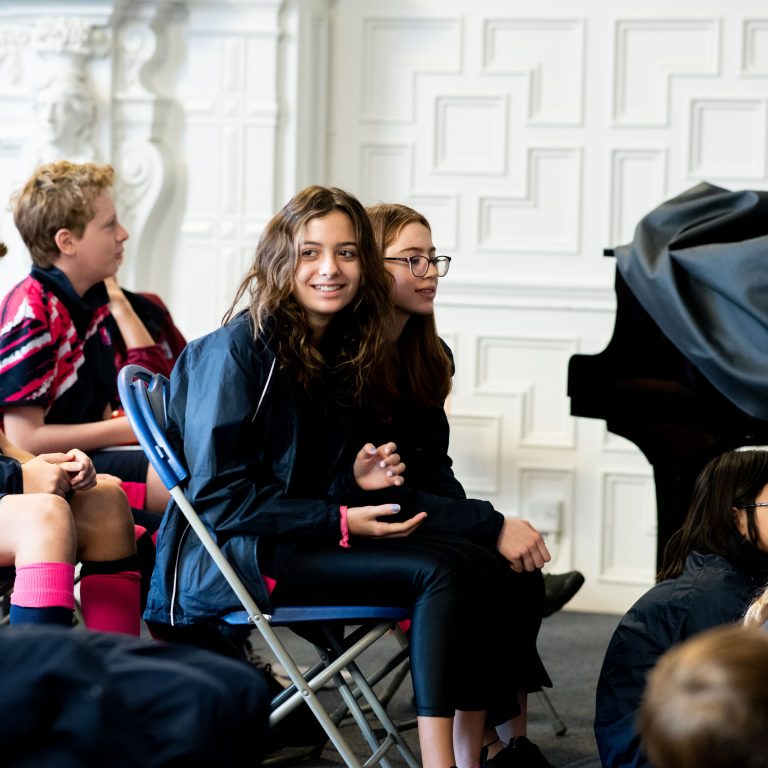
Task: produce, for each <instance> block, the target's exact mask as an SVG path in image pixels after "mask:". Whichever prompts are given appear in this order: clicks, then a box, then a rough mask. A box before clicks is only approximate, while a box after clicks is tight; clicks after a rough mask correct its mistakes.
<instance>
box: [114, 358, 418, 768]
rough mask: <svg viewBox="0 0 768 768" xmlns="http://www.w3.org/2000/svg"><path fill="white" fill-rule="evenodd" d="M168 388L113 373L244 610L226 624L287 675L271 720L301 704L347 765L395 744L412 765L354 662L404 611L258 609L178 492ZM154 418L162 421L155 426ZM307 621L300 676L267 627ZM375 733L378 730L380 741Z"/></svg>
mask: <svg viewBox="0 0 768 768" xmlns="http://www.w3.org/2000/svg"><path fill="white" fill-rule="evenodd" d="M169 390H170V382H169V381H168V379H167V378H166V377H165V376H162V375H160V374H155V373H152V372H150V371H148V370H147V369H146V368H143V367H142V366H138V365H128V366H125V367H124V368H123V369H122V370H121V371H120V373H119V375H118V392H119V395H120V399H121V401H122V405H123V408H124V409H125V413H126V416H127V417H128V421H129V422H130V424H131V427H132V428H133V431H134V433H135V435H136V437H137V439H138V441H139V443H140V445H141V447H142V449H143V450H144V453H145V454H146V455H147V458H148V459H149V461H150V463H151V464H152V466H153V467H154V468H155V470H156V471H157V473H158V475H159V476H160V479H161V480H162V482H163V484H164V485H165V487H166V488H167V489H168V491H169V492H170V494H171V497H172V499H173V500H174V501H175V502H176V505H177V506H178V508H179V510H180V511H181V513H182V514H183V515H184V517H185V518H186V520H187V521H188V523H189V525H190V527H191V528H192V529H193V531H194V532H195V534H196V535H197V536H198V537H199V539H200V541H201V543H202V544H203V546H204V547H205V548H206V550H207V552H208V554H209V555H210V556H211V558H212V560H213V561H214V563H215V564H216V567H217V568H218V569H219V570H220V571H221V573H222V575H223V576H224V578H225V579H226V580H227V582H228V584H229V585H230V587H231V588H232V590H233V592H234V593H235V595H236V596H237V599H238V600H239V601H240V603H241V604H242V606H243V608H244V609H245V613H243V612H238V614H237V615H234V616H233V615H230V616H228V617H227V618H226V620H227V622H228V623H234V624H238V625H241V624H246V625H250V626H251V627H255V628H256V630H258V632H259V634H260V635H261V637H262V639H263V640H264V642H265V643H266V644H267V646H268V648H269V650H270V651H271V653H272V654H273V655H274V657H275V658H276V660H277V661H278V662H279V663H280V664H281V665H282V667H283V668H284V669H285V671H286V674H287V675H288V677H289V678H290V680H291V683H292V685H291V686H289V688H287V689H286V690H285V691H284V692H283V693H281V694H279V695H278V696H277V697H275V699H274V700H273V701H272V707H271V714H270V725H274V724H275V723H277V722H279V721H280V720H281V719H282V718H284V717H285V716H286V715H287V714H288V713H289V712H291V711H292V710H293V709H295V708H296V707H297V706H299V704H300V703H301V702H302V701H303V702H305V703H306V704H307V706H308V707H309V708H310V710H311V711H312V713H313V714H314V716H315V718H316V719H317V721H318V722H319V723H320V725H321V726H322V728H323V730H324V731H325V733H326V734H327V736H328V739H329V740H330V742H331V744H332V745H333V746H334V748H335V749H336V751H337V752H338V753H339V755H340V756H341V758H342V760H343V761H344V763H345V764H346V765H347V766H349V768H369V766H373V765H376V764H378V763H379V762H380V763H381V764H382V765H383V766H384V767H385V768H388V766H389V762H388V760H387V758H386V753H387V751H388V750H389V749H390V748H391V747H392V746H395V747H396V748H397V750H398V751H399V753H400V755H401V756H402V758H403V760H404V761H405V763H406V764H407V765H408V766H409V768H418V766H419V762H418V761H417V760H416V758H415V757H414V755H413V753H412V752H411V750H410V749H409V747H408V745H407V744H406V743H405V740H404V739H403V737H402V735H401V734H400V733H399V731H398V729H397V727H396V726H395V724H394V723H393V722H392V720H391V718H390V717H389V715H388V714H387V712H386V710H385V708H384V706H383V705H382V704H381V702H380V701H379V699H378V698H377V696H376V694H375V693H374V691H373V689H372V688H371V686H370V685H369V683H368V681H367V680H366V679H365V676H364V675H363V674H362V673H361V672H360V670H359V668H358V666H357V664H356V663H355V659H356V658H357V657H358V656H359V655H360V654H361V653H362V652H363V651H364V650H366V649H367V648H369V647H370V646H371V645H373V643H375V642H376V641H377V640H378V639H379V638H380V637H382V636H383V635H384V634H385V633H386V632H388V631H389V630H391V629H392V628H393V627H394V626H395V625H396V623H397V622H398V621H402V620H403V619H405V618H407V617H408V615H409V612H408V610H406V609H404V608H402V607H395V608H382V607H378V606H321V607H316V606H312V607H295V606H291V607H285V608H281V607H275V609H274V610H273V611H272V613H271V614H265V613H263V612H262V610H261V609H260V608H259V606H258V605H257V603H256V601H255V600H254V598H253V597H252V595H251V594H250V593H249V592H248V590H247V588H246V587H245V585H244V584H243V582H242V580H241V579H240V577H239V575H238V574H237V572H236V571H235V569H234V568H233V566H232V564H231V563H229V561H228V560H227V559H226V557H224V555H223V553H222V552H221V550H220V549H219V547H218V545H217V544H216V542H215V541H214V539H213V537H212V536H211V534H210V533H209V531H208V529H207V528H206V526H205V524H204V523H203V521H202V520H201V519H200V517H199V515H198V514H197V512H196V510H195V509H194V507H193V506H192V504H191V503H190V502H189V501H188V499H187V498H186V496H185V495H184V492H183V490H182V483H184V481H185V480H186V479H187V478H188V476H189V473H188V471H187V470H186V467H185V466H184V464H183V463H182V462H181V461H180V460H179V458H178V456H177V455H176V453H175V452H174V450H173V448H172V447H171V445H170V444H169V442H168V440H167V438H166V435H165V429H164V421H165V409H166V406H167V402H168V397H169ZM159 419H162V421H163V426H162V427H161V426H160V422H159ZM306 622H312V623H313V626H316V627H317V628H318V629H319V630H320V631H321V632H322V634H323V636H324V637H325V640H326V642H325V647H323V646H319V645H315V647H316V649H317V650H318V652H319V653H320V655H321V661H320V663H319V664H318V665H317V666H316V667H314V668H313V669H312V670H310V672H308V673H305V674H302V672H301V670H300V669H299V668H298V666H297V665H296V663H295V662H294V660H293V658H292V656H291V655H290V653H289V652H288V650H287V649H286V647H285V645H284V644H283V642H282V641H281V640H280V638H279V636H278V635H277V634H276V633H275V631H274V629H273V627H274V626H287V627H291V628H294V627H296V626H297V625H298V624H301V623H306ZM340 624H343V625H347V626H356V627H357V629H356V630H355V631H353V632H352V633H351V634H350V635H348V636H347V637H344V638H343V639H340V638H339V636H338V633H337V632H334V631H333V628H334V627H338V626H339V625H340ZM342 670H346V671H347V672H348V674H349V676H350V677H351V678H352V680H353V681H354V683H355V686H356V688H357V690H356V691H355V692H354V693H353V692H352V691H351V689H350V687H349V685H348V684H347V682H346V680H345V679H344V676H343V675H342V674H341V672H342ZM330 680H332V681H333V683H334V685H335V686H336V688H337V689H338V691H339V693H340V694H341V696H342V699H343V700H344V704H345V708H346V709H348V710H349V712H350V713H351V714H352V716H353V718H354V720H355V722H356V723H357V725H358V727H359V728H360V730H361V733H362V735H363V737H364V739H365V740H366V742H367V743H368V745H369V747H370V748H371V750H372V753H371V755H370V756H369V757H368V758H367V760H365V762H362V763H361V762H360V760H359V759H358V757H357V756H356V755H355V753H354V751H353V750H352V748H351V747H350V745H349V744H348V743H347V741H346V739H345V738H344V737H343V736H342V734H341V733H340V731H339V729H338V726H337V722H336V721H335V720H334V718H333V717H332V715H331V714H330V713H329V712H328V710H327V709H326V707H325V706H324V705H323V703H322V702H321V701H320V700H319V699H318V697H317V691H318V690H319V689H320V688H321V687H322V686H323V685H325V684H326V683H327V682H328V681H330ZM358 692H359V693H361V694H362V696H363V698H364V699H365V702H366V704H367V708H369V709H370V711H371V712H373V714H374V715H375V716H376V718H377V719H378V721H379V725H380V726H381V728H382V729H383V731H381V730H379V731H378V735H377V732H375V731H374V729H373V728H371V726H370V724H369V723H368V721H367V720H366V717H365V714H364V712H363V710H362V708H361V706H360V704H359V702H358ZM382 732H383V733H384V734H385V735H384V737H383V738H380V737H379V736H380V734H381V733H382Z"/></svg>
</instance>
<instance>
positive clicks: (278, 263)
mask: <svg viewBox="0 0 768 768" xmlns="http://www.w3.org/2000/svg"><path fill="white" fill-rule="evenodd" d="M332 211H341V212H342V213H344V214H346V215H347V216H349V218H350V220H351V222H352V224H353V226H354V229H355V235H356V239H357V244H358V254H359V258H360V274H361V280H360V288H359V290H358V293H357V296H356V297H355V300H354V301H353V302H351V303H350V304H349V305H348V306H347V307H345V308H344V309H343V310H342V311H341V312H339V313H338V314H337V315H336V316H335V317H334V319H333V321H332V323H331V325H330V326H329V328H328V330H327V331H326V333H325V336H324V338H323V344H321V345H320V347H319V348H318V347H317V346H315V345H314V344H313V343H312V329H311V328H310V326H309V323H308V321H307V316H306V313H305V311H304V308H303V306H302V305H301V304H300V303H299V302H298V301H297V300H296V298H295V296H294V276H295V273H296V268H297V264H298V254H299V241H300V239H301V237H302V235H303V232H304V228H305V227H306V225H307V223H308V222H309V221H310V220H312V219H316V218H318V217H323V216H327V215H328V214H329V213H331V212H332ZM391 284H392V278H391V277H390V275H389V273H388V272H387V271H386V269H385V268H384V263H383V261H382V258H381V254H380V253H379V249H378V247H377V246H376V241H375V240H374V238H373V233H372V231H371V225H370V221H369V219H368V216H367V214H366V212H365V208H363V206H362V205H361V203H360V202H359V201H358V200H357V199H356V198H355V197H354V196H353V195H351V194H349V193H348V192H345V191H344V190H342V189H338V188H336V187H330V188H327V187H320V186H311V187H307V188H306V189H303V190H301V192H299V193H298V194H296V195H295V196H294V197H293V198H292V199H291V200H289V201H288V203H286V205H285V206H284V207H283V209H282V210H281V211H280V212H279V213H277V214H276V215H275V216H274V217H273V218H272V219H271V221H270V222H269V223H268V224H267V226H266V228H265V229H264V232H263V233H262V235H261V238H260V239H259V243H258V245H257V246H256V252H255V254H254V257H253V262H252V263H251V266H250V267H249V269H248V271H247V273H246V275H245V277H244V278H243V280H242V282H241V283H240V287H239V288H238V290H237V294H236V295H235V299H234V301H233V303H232V306H231V307H230V309H229V311H228V312H227V313H226V315H225V316H224V321H223V322H224V323H226V322H228V321H229V320H230V319H231V318H232V317H233V315H234V314H235V311H236V309H237V307H238V306H239V305H240V303H241V301H242V300H243V299H244V298H247V301H248V313H249V314H250V317H251V319H252V322H253V326H254V332H255V334H256V335H259V334H261V333H263V334H266V335H268V336H269V337H270V338H271V339H272V341H273V343H275V344H276V350H277V356H278V360H279V364H280V366H281V368H282V369H283V370H286V371H288V372H289V374H290V376H291V378H292V379H293V380H294V381H295V382H297V384H298V385H299V386H301V387H303V388H304V389H305V390H310V389H312V387H313V384H315V383H317V382H318V381H319V380H320V378H321V375H322V371H323V369H324V368H325V367H326V365H328V364H331V365H332V375H333V383H334V387H335V389H336V394H337V397H338V398H339V399H340V400H346V399H348V398H351V400H352V401H353V402H356V403H361V402H364V401H368V400H369V399H370V398H378V397H379V396H382V395H383V396H391V395H392V394H393V393H394V389H395V388H394V384H392V382H391V380H390V377H388V376H386V375H384V376H382V375H381V373H382V372H379V373H378V375H374V373H375V369H376V371H378V364H379V362H380V361H381V360H382V359H383V357H384V356H385V355H386V354H387V353H388V346H389V345H388V341H389V335H390V333H391V327H392V302H391V299H390V289H391ZM328 339H330V340H331V341H328ZM330 346H333V347H334V348H333V349H329V347H330ZM324 351H325V353H327V354H328V356H329V358H326V354H324ZM331 356H332V359H330V358H331Z"/></svg>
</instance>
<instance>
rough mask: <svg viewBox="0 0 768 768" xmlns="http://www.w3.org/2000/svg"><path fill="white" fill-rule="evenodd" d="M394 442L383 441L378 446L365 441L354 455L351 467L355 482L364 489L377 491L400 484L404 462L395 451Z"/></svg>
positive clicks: (402, 481) (402, 480)
mask: <svg viewBox="0 0 768 768" xmlns="http://www.w3.org/2000/svg"><path fill="white" fill-rule="evenodd" d="M396 449H397V446H396V445H395V444H394V443H384V445H380V446H379V447H378V448H377V447H376V446H375V445H373V443H366V444H365V445H364V446H363V447H362V448H361V449H360V452H359V453H358V454H357V456H356V457H355V463H354V466H353V468H352V470H353V472H354V474H355V482H356V483H357V484H358V486H359V487H360V488H362V489H363V490H364V491H377V490H379V489H381V488H388V487H390V486H392V485H402V484H403V483H404V482H405V480H404V479H403V477H402V474H403V472H404V471H405V464H403V462H402V461H400V456H399V454H397V453H395V450H396Z"/></svg>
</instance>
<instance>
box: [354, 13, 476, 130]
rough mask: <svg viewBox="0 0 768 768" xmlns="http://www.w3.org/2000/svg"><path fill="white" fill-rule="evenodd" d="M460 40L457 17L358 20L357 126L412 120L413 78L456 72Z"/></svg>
mask: <svg viewBox="0 0 768 768" xmlns="http://www.w3.org/2000/svg"><path fill="white" fill-rule="evenodd" d="M462 35H463V25H462V21H461V19H457V18H418V19H417V18H402V17H401V18H371V17H369V18H365V19H363V22H362V40H361V46H360V52H361V56H362V61H361V62H360V66H361V67H362V71H363V77H362V83H361V87H362V93H361V94H360V103H361V110H360V119H361V121H375V122H411V121H413V118H414V114H415V100H416V84H415V81H416V78H417V76H418V75H420V74H428V73H430V74H440V73H442V74H457V73H459V72H460V71H461V68H462V63H461V62H462ZM393 51H396V54H395V55H393Z"/></svg>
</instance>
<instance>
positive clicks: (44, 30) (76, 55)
mask: <svg viewBox="0 0 768 768" xmlns="http://www.w3.org/2000/svg"><path fill="white" fill-rule="evenodd" d="M110 44H111V34H110V31H109V30H108V29H107V28H106V27H96V26H94V25H93V23H92V22H91V21H89V20H88V19H82V18H76V17H75V18H64V17H61V18H46V19H42V20H40V21H39V22H38V23H37V24H36V25H35V28H34V33H33V45H34V48H35V50H36V52H37V54H38V57H39V62H40V66H41V68H42V71H41V77H40V78H39V81H40V83H41V86H40V87H39V88H38V89H37V91H36V92H35V97H34V115H35V123H34V132H33V138H32V145H33V159H34V162H35V163H36V164H37V163H41V162H47V161H50V160H58V159H66V160H70V161H72V162H87V161H92V160H95V159H97V155H98V152H97V149H96V146H95V144H94V141H93V133H94V128H95V126H96V121H97V117H98V103H97V99H96V95H95V93H94V91H93V88H92V86H91V83H90V81H89V78H88V64H89V62H90V60H91V59H92V58H94V57H100V56H104V55H105V54H107V53H108V52H109V48H110Z"/></svg>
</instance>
